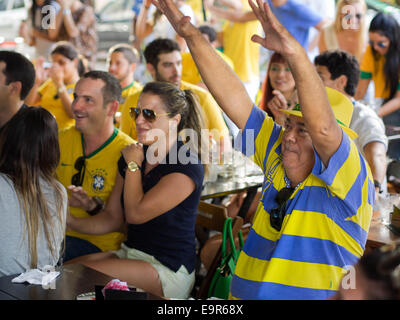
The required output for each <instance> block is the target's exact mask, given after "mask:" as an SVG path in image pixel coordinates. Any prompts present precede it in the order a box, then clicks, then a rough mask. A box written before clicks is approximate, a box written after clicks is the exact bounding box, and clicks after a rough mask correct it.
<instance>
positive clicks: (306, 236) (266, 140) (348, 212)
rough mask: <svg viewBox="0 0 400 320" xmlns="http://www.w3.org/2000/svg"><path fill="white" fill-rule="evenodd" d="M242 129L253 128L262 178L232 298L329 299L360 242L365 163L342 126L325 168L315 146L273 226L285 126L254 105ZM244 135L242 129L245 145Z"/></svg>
mask: <svg viewBox="0 0 400 320" xmlns="http://www.w3.org/2000/svg"><path fill="white" fill-rule="evenodd" d="M246 130H253V134H254V147H253V149H254V154H253V155H252V156H251V157H252V158H253V160H254V162H255V163H256V164H258V165H259V166H260V168H261V169H262V170H263V172H264V175H265V178H264V184H263V188H262V196H261V200H260V203H259V205H258V208H257V211H256V214H255V217H254V220H253V225H252V228H251V231H250V233H249V235H248V238H247V240H246V243H245V245H244V248H243V250H242V252H241V254H240V257H239V260H238V263H237V266H236V269H235V275H234V277H233V280H232V284H231V292H230V298H231V299H251V300H254V299H325V298H328V297H329V296H331V295H333V294H334V293H335V291H336V290H337V289H338V287H339V284H340V281H341V279H342V277H343V275H344V274H345V272H346V266H350V265H353V264H355V263H356V262H357V260H358V259H359V258H360V256H361V255H362V254H363V251H364V248H365V243H366V240H367V234H368V230H369V225H370V220H371V217H372V207H373V202H374V184H373V180H372V174H371V172H370V169H369V167H368V165H367V164H366V161H365V160H364V158H363V157H362V156H361V154H360V153H359V151H358V150H357V147H356V145H355V144H354V142H353V141H351V139H350V138H349V137H348V136H347V134H346V133H344V132H343V138H342V142H341V145H340V147H339V149H338V150H337V151H336V153H335V154H334V155H333V156H332V157H331V159H330V161H329V166H328V167H327V168H326V169H325V168H324V167H323V163H322V161H321V159H320V158H319V156H318V154H317V153H316V152H315V164H314V167H313V170H312V173H311V174H310V175H309V176H308V177H307V178H306V179H305V180H304V181H303V182H302V183H301V184H300V185H299V186H298V187H297V188H296V190H295V191H294V193H293V194H292V195H291V197H290V199H289V201H288V203H287V206H286V211H285V212H286V215H285V217H284V221H283V224H282V228H281V231H280V232H278V231H277V230H275V229H274V228H272V227H271V224H270V216H269V213H268V212H270V210H272V209H274V208H276V207H277V206H278V205H277V203H276V201H275V197H276V194H277V193H278V191H279V190H281V189H282V188H284V187H285V186H286V184H285V179H284V177H285V173H284V168H283V166H282V153H281V142H282V133H283V129H282V127H280V126H278V125H276V124H275V123H274V122H273V120H272V119H271V118H269V117H268V116H267V114H266V113H265V112H264V111H262V110H261V109H259V108H257V107H255V106H254V107H253V110H252V112H251V115H250V117H249V119H248V121H247V123H246V127H245V130H244V132H246ZM245 139H246V138H245V135H243V137H242V141H243V150H244V151H246V145H245V144H246V141H245ZM247 143H248V142H247ZM247 149H250V146H249V145H248V146H247ZM246 155H249V154H248V152H247V153H246Z"/></svg>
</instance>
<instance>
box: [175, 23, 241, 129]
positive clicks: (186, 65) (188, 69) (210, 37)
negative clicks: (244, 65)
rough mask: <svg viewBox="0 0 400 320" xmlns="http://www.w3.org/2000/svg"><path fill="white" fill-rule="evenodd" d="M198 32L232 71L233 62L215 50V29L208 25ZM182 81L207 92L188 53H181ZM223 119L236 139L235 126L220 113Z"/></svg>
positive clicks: (216, 43) (201, 27) (200, 28)
mask: <svg viewBox="0 0 400 320" xmlns="http://www.w3.org/2000/svg"><path fill="white" fill-rule="evenodd" d="M199 30H200V32H201V33H202V34H203V35H204V37H205V38H206V39H207V41H209V42H210V43H211V45H212V46H213V47H214V48H215V49H216V52H217V53H218V55H219V56H220V57H221V58H222V59H224V61H225V62H226V63H227V64H228V65H229V66H230V67H231V68H232V70H234V65H233V61H232V59H231V58H229V57H228V56H227V55H226V54H224V53H222V52H221V51H219V50H217V45H218V41H217V32H216V31H215V29H214V28H213V27H211V26H208V25H203V26H200V27H199ZM182 81H184V82H188V83H191V84H195V85H196V86H199V87H202V88H203V89H204V90H207V91H208V88H207V87H206V86H205V84H204V82H203V80H202V79H201V76H200V73H199V70H197V67H196V64H195V63H194V61H193V58H192V55H191V54H190V52H184V53H182ZM222 116H223V117H224V120H225V123H226V125H227V127H228V129H229V134H230V135H231V136H232V137H236V135H237V134H238V132H239V129H238V128H237V127H236V125H235V124H234V123H233V122H232V121H231V119H229V118H228V117H227V115H226V114H225V113H222Z"/></svg>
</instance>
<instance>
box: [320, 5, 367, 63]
mask: <svg viewBox="0 0 400 320" xmlns="http://www.w3.org/2000/svg"><path fill="white" fill-rule="evenodd" d="M366 11H367V5H366V3H365V1H364V0H340V1H338V3H337V10H336V18H335V21H334V22H332V23H331V24H329V25H327V26H325V27H324V29H323V30H322V32H321V37H320V39H319V45H318V46H319V52H320V53H322V52H325V51H328V50H329V51H331V50H337V49H341V50H344V51H347V52H349V53H350V54H352V55H353V56H355V57H356V58H357V60H358V61H361V58H362V56H363V54H364V51H365V49H366V46H367V36H368V35H367V23H366V18H365V14H366Z"/></svg>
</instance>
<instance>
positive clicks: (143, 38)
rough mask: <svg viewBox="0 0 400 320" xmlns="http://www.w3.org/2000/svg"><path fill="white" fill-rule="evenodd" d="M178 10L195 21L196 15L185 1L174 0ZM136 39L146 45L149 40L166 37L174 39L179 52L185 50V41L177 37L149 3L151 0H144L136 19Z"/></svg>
mask: <svg viewBox="0 0 400 320" xmlns="http://www.w3.org/2000/svg"><path fill="white" fill-rule="evenodd" d="M174 1H175V3H176V5H177V6H178V8H179V10H181V12H182V13H183V14H184V15H185V16H189V17H190V18H191V19H192V22H193V23H196V17H195V14H194V12H193V10H192V7H191V6H190V5H189V4H187V3H185V1H184V0H174ZM135 31H136V39H137V41H139V42H140V43H141V42H143V44H144V45H145V46H147V45H148V44H149V43H150V42H151V41H153V40H154V39H157V38H168V39H172V40H175V41H176V42H177V43H178V44H179V47H180V49H181V52H185V51H186V43H185V41H184V40H183V39H182V38H181V37H179V36H178V35H177V34H176V32H175V31H174V29H173V28H172V27H171V25H170V24H169V22H168V20H167V19H166V18H165V17H164V16H163V14H162V13H161V12H160V11H159V10H157V9H156V8H155V7H154V6H152V5H151V0H144V1H143V5H142V7H141V9H140V12H139V15H138V17H137V20H136V26H135Z"/></svg>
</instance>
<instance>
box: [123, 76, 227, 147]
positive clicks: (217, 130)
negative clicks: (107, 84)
mask: <svg viewBox="0 0 400 320" xmlns="http://www.w3.org/2000/svg"><path fill="white" fill-rule="evenodd" d="M181 89H182V90H189V89H190V90H192V91H193V92H194V93H195V94H196V95H197V96H198V98H199V101H200V106H201V107H202V109H203V112H204V117H205V128H206V129H209V130H210V131H211V130H213V133H214V138H215V139H216V140H217V139H219V138H220V137H227V136H228V135H229V131H228V128H227V126H226V124H225V121H224V118H223V116H222V111H221V108H220V107H219V106H218V105H217V103H216V102H215V100H214V98H213V97H212V96H211V94H210V93H209V92H207V91H206V90H204V89H203V88H200V87H199V86H196V85H193V84H190V83H187V82H185V81H181ZM140 93H141V92H137V93H136V94H134V95H132V96H130V97H129V98H128V99H127V100H126V103H125V106H124V109H123V110H122V114H121V126H120V129H121V131H122V132H125V133H126V134H127V135H129V136H130V137H132V138H133V139H135V140H136V139H137V133H136V126H135V122H134V121H133V119H132V118H131V117H130V115H129V109H130V108H135V107H136V106H137V103H138V100H139V96H140ZM217 141H218V140H217Z"/></svg>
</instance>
